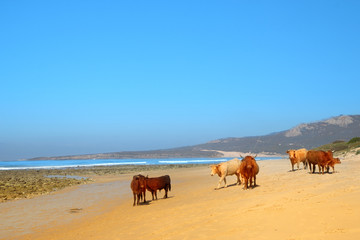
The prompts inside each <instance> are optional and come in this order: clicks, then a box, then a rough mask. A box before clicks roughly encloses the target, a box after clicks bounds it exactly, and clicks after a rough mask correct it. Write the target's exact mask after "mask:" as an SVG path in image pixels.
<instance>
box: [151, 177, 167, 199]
mask: <svg viewBox="0 0 360 240" xmlns="http://www.w3.org/2000/svg"><path fill="white" fill-rule="evenodd" d="M146 189H147V190H148V191H150V192H151V195H152V200H154V195H155V197H156V200H157V190H159V191H160V190H161V189H165V195H164V198H167V197H168V195H167V193H168V191H171V182H170V176H169V175H165V176H161V177H155V178H149V177H146Z"/></svg>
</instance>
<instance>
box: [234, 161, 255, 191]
mask: <svg viewBox="0 0 360 240" xmlns="http://www.w3.org/2000/svg"><path fill="white" fill-rule="evenodd" d="M238 173H240V174H241V176H242V177H243V179H244V180H245V183H244V189H247V188H248V182H249V180H250V187H252V179H254V187H255V186H256V174H258V173H259V165H258V164H257V163H256V160H255V158H253V157H252V156H246V157H245V158H243V159H242V160H241V164H240V168H239V169H238Z"/></svg>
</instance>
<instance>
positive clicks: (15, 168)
mask: <svg viewBox="0 0 360 240" xmlns="http://www.w3.org/2000/svg"><path fill="white" fill-rule="evenodd" d="M135 164H136V165H138V164H146V162H122V163H95V164H73V165H61V166H34V167H8V168H6V167H0V170H24V169H59V168H74V167H95V166H115V165H135Z"/></svg>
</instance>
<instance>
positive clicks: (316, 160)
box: [306, 150, 333, 174]
mask: <svg viewBox="0 0 360 240" xmlns="http://www.w3.org/2000/svg"><path fill="white" fill-rule="evenodd" d="M306 159H307V161H308V162H309V166H310V171H311V164H313V170H312V173H315V165H318V166H319V172H320V173H322V174H324V168H325V167H326V166H328V165H329V164H331V162H332V160H333V153H332V151H327V152H324V151H313V150H310V151H308V153H307V155H306Z"/></svg>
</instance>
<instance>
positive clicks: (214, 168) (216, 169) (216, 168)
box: [210, 164, 220, 176]
mask: <svg viewBox="0 0 360 240" xmlns="http://www.w3.org/2000/svg"><path fill="white" fill-rule="evenodd" d="M219 166H220V164H217V165H211V166H210V167H211V174H210V175H211V176H214V175H215V174H219Z"/></svg>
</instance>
